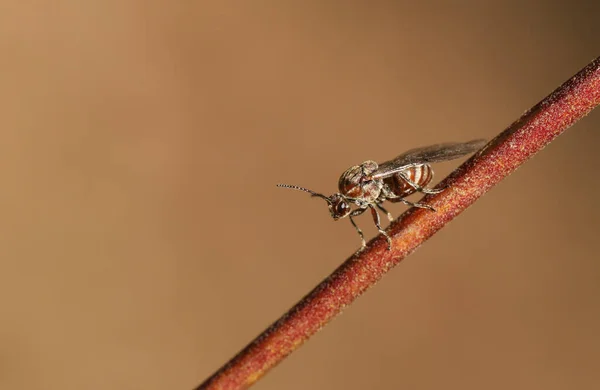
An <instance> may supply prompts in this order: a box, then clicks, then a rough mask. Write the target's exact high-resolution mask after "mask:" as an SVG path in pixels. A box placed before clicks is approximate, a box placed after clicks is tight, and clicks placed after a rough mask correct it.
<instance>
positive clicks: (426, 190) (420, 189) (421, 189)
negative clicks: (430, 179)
mask: <svg viewBox="0 0 600 390" xmlns="http://www.w3.org/2000/svg"><path fill="white" fill-rule="evenodd" d="M398 174H399V176H400V177H401V178H402V180H404V181H405V182H406V183H407V184H408V185H409V186H411V187H412V188H414V189H415V191H418V192H422V193H424V194H432V195H433V194H439V193H440V192H443V191H444V190H445V189H446V187H444V188H438V189H437V190H434V189H433V188H425V187H421V186H419V185H418V184H417V183H415V182H413V181H412V180H410V179H409V178H408V177H406V175H404V174H403V173H402V172H398Z"/></svg>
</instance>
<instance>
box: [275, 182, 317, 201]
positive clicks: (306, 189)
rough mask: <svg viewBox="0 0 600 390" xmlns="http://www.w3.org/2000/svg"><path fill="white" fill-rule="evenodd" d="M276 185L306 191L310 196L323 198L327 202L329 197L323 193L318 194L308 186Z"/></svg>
mask: <svg viewBox="0 0 600 390" xmlns="http://www.w3.org/2000/svg"><path fill="white" fill-rule="evenodd" d="M277 187H283V188H289V189H292V190H298V191H304V192H308V193H309V194H311V195H312V196H317V197H319V198H323V199H325V200H326V201H327V202H329V198H328V197H326V196H325V195H323V194H319V193H317V192H314V191H311V190H309V189H308V188H304V187H300V186H295V185H292V184H277Z"/></svg>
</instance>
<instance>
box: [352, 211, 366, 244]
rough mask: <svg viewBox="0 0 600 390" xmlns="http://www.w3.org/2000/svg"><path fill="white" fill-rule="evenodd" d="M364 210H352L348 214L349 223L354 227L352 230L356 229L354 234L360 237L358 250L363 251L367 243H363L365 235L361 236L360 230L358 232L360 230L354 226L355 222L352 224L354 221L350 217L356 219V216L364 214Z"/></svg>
mask: <svg viewBox="0 0 600 390" xmlns="http://www.w3.org/2000/svg"><path fill="white" fill-rule="evenodd" d="M365 210H366V209H358V210H354V211H353V212H351V213H350V215H349V217H350V222H352V226H354V229H356V232H357V233H358V235H359V236H360V240H361V246H360V250H363V249H365V247H366V246H367V243H366V241H365V235H364V234H363V232H362V230H360V228H359V227H358V225H357V224H356V222H354V219H353V218H352V217H356V216H357V215H361V214H362V213H364V212H365Z"/></svg>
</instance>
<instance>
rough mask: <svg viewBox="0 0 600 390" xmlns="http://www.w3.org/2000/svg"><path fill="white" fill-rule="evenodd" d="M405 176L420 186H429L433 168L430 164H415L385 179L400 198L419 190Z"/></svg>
mask: <svg viewBox="0 0 600 390" xmlns="http://www.w3.org/2000/svg"><path fill="white" fill-rule="evenodd" d="M404 178H407V179H408V180H410V181H411V182H412V183H413V184H416V186H417V187H418V188H423V187H425V186H427V184H429V183H430V182H431V180H433V169H431V166H430V165H429V164H422V165H415V166H411V167H407V168H406V169H404V170H402V171H400V172H398V173H396V174H394V175H392V176H390V177H386V178H385V179H383V182H384V183H385V184H387V186H388V187H389V189H390V190H391V191H392V193H393V194H394V195H396V196H398V197H400V198H404V197H406V196H408V195H410V194H412V193H414V192H416V191H417V189H416V188H414V187H413V186H412V185H411V184H409V183H408V182H407V181H406V180H405V179H404Z"/></svg>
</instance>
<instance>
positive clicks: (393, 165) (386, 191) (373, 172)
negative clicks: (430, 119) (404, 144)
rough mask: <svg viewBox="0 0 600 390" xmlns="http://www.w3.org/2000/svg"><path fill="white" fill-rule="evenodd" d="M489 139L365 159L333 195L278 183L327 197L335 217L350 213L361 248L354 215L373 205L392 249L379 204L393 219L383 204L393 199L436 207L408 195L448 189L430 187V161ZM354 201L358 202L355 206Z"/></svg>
mask: <svg viewBox="0 0 600 390" xmlns="http://www.w3.org/2000/svg"><path fill="white" fill-rule="evenodd" d="M485 143H486V141H485V140H481V139H478V140H473V141H469V142H464V143H458V142H454V143H443V144H436V145H431V146H425V147H422V148H415V149H411V150H408V151H406V152H404V153H402V154H401V155H399V156H398V157H396V158H394V159H393V160H390V161H386V162H384V163H381V164H377V163H376V162H375V161H371V160H368V161H365V162H363V163H362V164H360V165H355V166H353V167H350V168H349V169H348V170H347V171H346V172H344V173H342V176H340V179H339V182H338V189H339V192H337V193H335V194H333V195H331V196H325V195H323V194H319V193H317V192H314V191H311V190H309V189H306V188H303V187H299V186H295V185H289V184H277V186H278V187H284V188H290V189H293V190H299V191H304V192H308V193H309V194H311V195H312V196H313V197H318V198H322V199H325V201H326V202H327V205H328V206H329V212H330V214H331V216H332V217H333V219H334V220H335V221H337V220H338V219H341V218H345V217H349V219H350V222H351V223H352V225H353V226H354V228H355V229H356V231H357V232H358V235H359V236H360V239H361V242H362V246H361V249H362V248H364V247H365V246H366V242H365V237H364V234H363V232H362V230H360V228H359V227H358V225H357V224H356V222H355V221H354V218H353V217H356V216H358V215H360V214H362V213H364V212H365V211H366V210H367V209H369V210H370V211H371V216H372V217H373V221H374V222H375V226H377V229H378V230H379V232H380V233H381V234H383V235H384V236H385V237H386V238H387V240H388V249H391V245H392V240H391V238H390V237H389V236H388V234H387V233H386V232H385V231H384V230H383V229H382V228H381V221H380V219H379V213H378V212H377V210H376V208H377V209H379V210H381V211H383V212H384V213H385V214H386V215H387V217H388V219H389V220H390V221H391V220H392V215H391V214H390V213H389V212H388V211H387V210H386V209H385V208H384V207H383V206H382V205H381V204H382V203H383V202H385V201H386V200H387V201H390V202H392V203H397V202H400V203H404V204H406V205H408V206H411V207H420V208H426V209H429V210H431V211H435V209H434V208H432V207H431V206H428V205H424V204H421V203H413V202H409V201H408V200H406V199H404V198H405V197H407V196H409V195H411V194H413V193H415V192H421V193H424V194H437V193H440V192H442V191H444V190H445V188H441V189H431V188H427V187H426V186H427V185H428V184H429V183H430V182H431V180H432V179H433V169H432V168H431V165H430V164H431V163H435V162H441V161H448V160H454V159H456V158H459V157H462V156H465V155H467V154H470V153H473V152H475V151H477V150H479V149H480V148H482V147H483V145H485ZM352 205H354V206H356V208H355V209H354V210H353V209H352Z"/></svg>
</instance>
